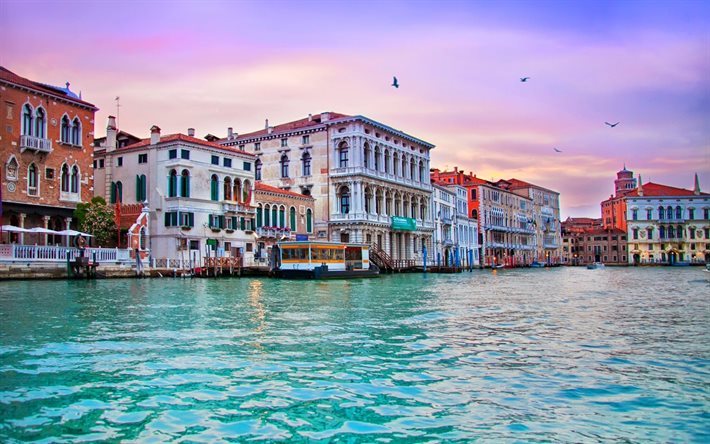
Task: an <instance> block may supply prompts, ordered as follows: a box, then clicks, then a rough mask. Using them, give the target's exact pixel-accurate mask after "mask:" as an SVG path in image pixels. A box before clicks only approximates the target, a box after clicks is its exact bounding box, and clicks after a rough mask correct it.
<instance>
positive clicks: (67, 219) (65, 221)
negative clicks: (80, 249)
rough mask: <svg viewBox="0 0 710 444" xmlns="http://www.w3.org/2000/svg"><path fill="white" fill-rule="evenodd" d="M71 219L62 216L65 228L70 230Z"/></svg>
mask: <svg viewBox="0 0 710 444" xmlns="http://www.w3.org/2000/svg"><path fill="white" fill-rule="evenodd" d="M71 221H72V219H71V217H65V218H64V223H65V224H66V228H65V229H66V230H70V229H71V227H70V225H71ZM68 246H69V236H67V247H68Z"/></svg>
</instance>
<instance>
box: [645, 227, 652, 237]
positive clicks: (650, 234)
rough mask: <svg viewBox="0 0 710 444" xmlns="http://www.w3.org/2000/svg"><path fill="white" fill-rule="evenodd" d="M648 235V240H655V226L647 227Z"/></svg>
mask: <svg viewBox="0 0 710 444" xmlns="http://www.w3.org/2000/svg"><path fill="white" fill-rule="evenodd" d="M646 236H647V237H648V240H653V228H646Z"/></svg>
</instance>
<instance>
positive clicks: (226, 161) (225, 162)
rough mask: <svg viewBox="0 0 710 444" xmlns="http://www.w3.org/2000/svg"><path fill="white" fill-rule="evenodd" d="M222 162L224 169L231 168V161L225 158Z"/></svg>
mask: <svg viewBox="0 0 710 444" xmlns="http://www.w3.org/2000/svg"><path fill="white" fill-rule="evenodd" d="M222 161H223V165H224V167H225V168H232V159H229V158H227V157H225V158H224V159H223V160H222Z"/></svg>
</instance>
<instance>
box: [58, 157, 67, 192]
mask: <svg viewBox="0 0 710 444" xmlns="http://www.w3.org/2000/svg"><path fill="white" fill-rule="evenodd" d="M59 181H60V189H61V190H62V192H64V193H68V192H69V165H67V164H66V163H65V164H64V165H62V174H61V176H60V178H59Z"/></svg>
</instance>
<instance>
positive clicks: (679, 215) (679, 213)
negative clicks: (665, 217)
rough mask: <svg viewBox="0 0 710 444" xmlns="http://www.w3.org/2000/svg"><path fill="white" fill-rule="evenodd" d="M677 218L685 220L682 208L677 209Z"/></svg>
mask: <svg viewBox="0 0 710 444" xmlns="http://www.w3.org/2000/svg"><path fill="white" fill-rule="evenodd" d="M675 218H676V219H678V220H680V219H682V218H683V210H681V209H680V207H675Z"/></svg>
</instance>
